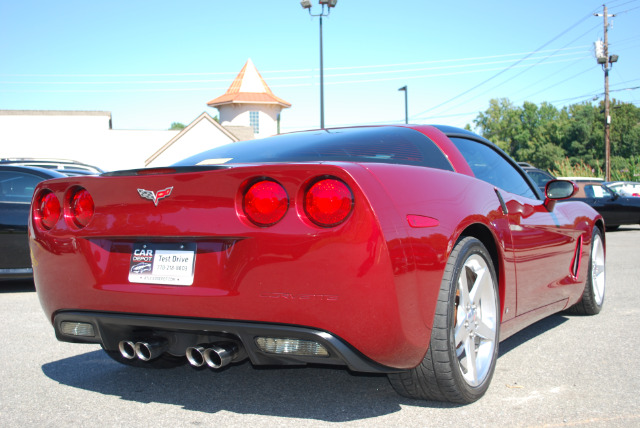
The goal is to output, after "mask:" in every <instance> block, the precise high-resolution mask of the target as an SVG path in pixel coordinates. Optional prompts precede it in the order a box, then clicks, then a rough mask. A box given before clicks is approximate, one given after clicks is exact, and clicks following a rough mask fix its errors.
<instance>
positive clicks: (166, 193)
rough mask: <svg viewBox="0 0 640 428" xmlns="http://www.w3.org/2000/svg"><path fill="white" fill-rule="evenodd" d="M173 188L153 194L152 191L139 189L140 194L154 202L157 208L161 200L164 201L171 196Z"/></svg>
mask: <svg viewBox="0 0 640 428" xmlns="http://www.w3.org/2000/svg"><path fill="white" fill-rule="evenodd" d="M172 190H173V187H167V188H166V189H162V190H158V191H157V192H153V191H152V190H146V189H138V193H139V194H140V196H141V197H143V198H144V199H149V200H151V201H153V204H154V205H155V206H156V207H157V206H158V202H160V199H164V198H166V197H167V196H169V195H170V194H171V191H172Z"/></svg>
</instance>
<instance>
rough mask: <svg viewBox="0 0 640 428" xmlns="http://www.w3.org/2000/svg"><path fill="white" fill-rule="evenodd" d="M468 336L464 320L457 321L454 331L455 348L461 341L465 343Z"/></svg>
mask: <svg viewBox="0 0 640 428" xmlns="http://www.w3.org/2000/svg"><path fill="white" fill-rule="evenodd" d="M468 338H469V330H467V328H466V326H465V320H463V321H462V322H459V323H458V325H456V331H455V337H454V341H455V345H456V348H459V347H460V346H461V345H462V343H463V342H465V343H466V341H467V340H468Z"/></svg>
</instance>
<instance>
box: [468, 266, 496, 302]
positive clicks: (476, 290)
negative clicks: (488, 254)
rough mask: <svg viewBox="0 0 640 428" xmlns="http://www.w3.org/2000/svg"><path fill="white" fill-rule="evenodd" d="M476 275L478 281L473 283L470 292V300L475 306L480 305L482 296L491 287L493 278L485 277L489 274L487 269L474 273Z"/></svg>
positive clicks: (477, 270)
mask: <svg viewBox="0 0 640 428" xmlns="http://www.w3.org/2000/svg"><path fill="white" fill-rule="evenodd" d="M474 273H475V274H476V275H477V276H476V280H475V281H474V283H473V287H472V288H471V291H470V292H469V300H470V301H471V302H472V303H473V304H474V305H479V304H480V299H481V298H482V294H483V290H484V289H485V288H486V287H487V286H489V287H491V286H492V284H491V278H490V275H485V274H486V273H487V269H486V268H482V269H480V268H478V269H476V270H475V271H474Z"/></svg>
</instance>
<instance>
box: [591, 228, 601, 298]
mask: <svg viewBox="0 0 640 428" xmlns="http://www.w3.org/2000/svg"><path fill="white" fill-rule="evenodd" d="M590 273H591V287H592V288H593V297H594V300H595V302H596V303H597V304H598V306H601V305H602V301H603V300H604V288H605V266H604V245H603V243H602V238H601V237H600V235H598V234H596V235H594V237H593V244H592V250H591V272H590Z"/></svg>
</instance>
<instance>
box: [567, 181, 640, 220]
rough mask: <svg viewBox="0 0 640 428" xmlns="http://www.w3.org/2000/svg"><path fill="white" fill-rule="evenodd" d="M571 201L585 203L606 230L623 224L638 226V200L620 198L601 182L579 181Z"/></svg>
mask: <svg viewBox="0 0 640 428" xmlns="http://www.w3.org/2000/svg"><path fill="white" fill-rule="evenodd" d="M576 184H577V185H578V189H579V190H578V193H576V194H575V195H574V196H573V197H572V198H571V200H580V201H583V202H586V203H587V204H588V205H590V206H592V207H593V208H594V209H595V210H596V211H598V212H599V213H600V214H601V215H602V217H603V218H604V223H605V225H606V227H607V230H615V229H617V228H618V227H620V226H622V225H625V224H640V198H637V197H632V196H622V195H619V194H618V193H616V192H614V191H613V190H611V189H610V188H609V187H608V186H606V185H605V184H604V183H603V182H601V181H591V182H589V181H581V182H578V183H576Z"/></svg>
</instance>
